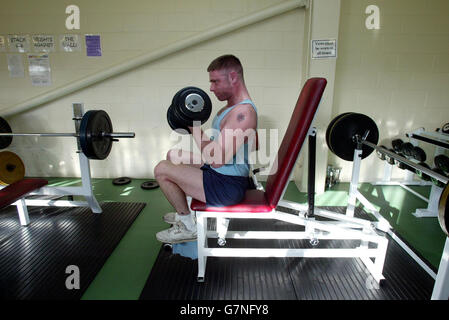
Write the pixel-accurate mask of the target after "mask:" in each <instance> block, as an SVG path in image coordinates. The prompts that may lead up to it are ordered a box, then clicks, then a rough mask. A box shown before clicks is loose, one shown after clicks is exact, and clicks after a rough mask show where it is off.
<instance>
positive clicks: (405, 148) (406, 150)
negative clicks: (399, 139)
mask: <svg viewBox="0 0 449 320" xmlns="http://www.w3.org/2000/svg"><path fill="white" fill-rule="evenodd" d="M413 148H414V145H413V144H411V143H410V142H405V143H403V144H402V146H401V151H400V152H402V153H403V154H404V155H406V156H408V157H410V156H411V155H412V152H413Z"/></svg>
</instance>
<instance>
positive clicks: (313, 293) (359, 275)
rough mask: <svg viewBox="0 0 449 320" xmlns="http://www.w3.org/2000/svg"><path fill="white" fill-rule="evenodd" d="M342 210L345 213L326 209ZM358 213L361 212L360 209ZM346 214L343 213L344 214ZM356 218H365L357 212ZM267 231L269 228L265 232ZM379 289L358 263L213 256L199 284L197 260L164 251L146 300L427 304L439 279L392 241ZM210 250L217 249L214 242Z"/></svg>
mask: <svg viewBox="0 0 449 320" xmlns="http://www.w3.org/2000/svg"><path fill="white" fill-rule="evenodd" d="M326 209H328V210H332V211H337V212H338V211H342V210H343V209H342V208H338V209H337V208H329V207H328V208H326ZM357 211H359V210H357ZM343 212H344V211H342V213H343ZM356 216H358V217H362V216H364V214H363V212H356ZM249 225H251V230H254V229H256V230H263V226H264V225H265V226H267V225H268V226H271V228H272V227H273V226H274V228H275V229H276V230H278V231H280V230H298V228H299V229H300V228H301V227H298V226H296V225H292V224H288V223H284V222H282V221H276V222H274V223H273V220H259V219H256V221H254V220H246V219H234V220H231V223H230V226H229V230H238V229H240V230H241V229H246V230H249V229H247V227H248V226H249ZM265 228H266V227H265ZM389 240H390V241H389V246H388V250H387V256H386V261H385V265H384V272H383V274H384V276H385V278H386V280H385V281H384V282H383V283H382V285H381V286H380V287H379V286H378V285H377V283H375V282H374V281H373V278H372V276H371V275H370V273H369V272H368V270H367V269H366V267H365V266H364V264H363V263H362V261H361V260H360V259H358V258H229V257H209V258H208V259H207V268H206V274H205V282H204V283H198V282H197V281H196V276H197V272H198V270H197V267H198V264H197V260H192V259H189V258H185V257H181V256H179V255H173V254H171V252H170V251H166V250H164V249H163V248H161V250H160V252H159V256H158V258H157V260H156V262H155V264H154V266H153V269H152V271H151V274H150V276H149V278H148V280H147V283H146V285H145V287H144V289H143V290H142V293H141V296H140V299H142V300H253V299H254V300H428V299H430V296H431V294H432V289H433V285H434V280H433V279H432V278H431V277H430V276H429V275H428V274H427V273H426V272H425V271H424V270H423V269H422V268H421V267H420V266H419V265H418V264H417V263H416V262H415V261H414V260H413V259H412V258H411V257H410V256H409V255H408V254H407V253H406V252H405V251H404V250H403V249H402V248H401V247H400V246H399V245H398V244H397V243H396V242H395V241H394V240H392V239H389ZM359 243H360V242H357V241H353V240H351V241H348V240H346V241H334V240H332V241H324V240H322V241H320V243H319V244H318V247H322V248H331V247H335V246H338V247H340V246H344V247H355V246H357V245H358V244H359ZM228 245H229V246H233V247H241V246H250V247H272V248H275V247H282V248H307V247H311V246H310V244H309V242H308V241H307V240H235V239H229V240H228V242H227V244H226V246H228ZM209 246H210V247H214V246H216V241H214V240H210V241H209Z"/></svg>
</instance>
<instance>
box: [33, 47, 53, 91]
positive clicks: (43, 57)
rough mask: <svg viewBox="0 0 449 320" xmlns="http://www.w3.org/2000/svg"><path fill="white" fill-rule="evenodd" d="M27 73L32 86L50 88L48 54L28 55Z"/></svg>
mask: <svg viewBox="0 0 449 320" xmlns="http://www.w3.org/2000/svg"><path fill="white" fill-rule="evenodd" d="M28 64H29V67H28V71H29V72H30V78H31V84H32V85H33V86H39V87H42V86H50V85H51V73H50V59H49V57H48V54H33V55H31V54H30V55H28Z"/></svg>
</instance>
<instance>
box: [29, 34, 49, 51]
mask: <svg viewBox="0 0 449 320" xmlns="http://www.w3.org/2000/svg"><path fill="white" fill-rule="evenodd" d="M31 42H32V44H33V50H34V52H54V51H55V37H53V36H49V35H33V36H32V37H31Z"/></svg>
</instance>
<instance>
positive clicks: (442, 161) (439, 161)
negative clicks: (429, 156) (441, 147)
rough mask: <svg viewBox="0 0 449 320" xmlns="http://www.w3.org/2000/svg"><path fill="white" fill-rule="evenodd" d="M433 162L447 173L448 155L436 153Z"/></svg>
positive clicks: (448, 169) (448, 166)
mask: <svg viewBox="0 0 449 320" xmlns="http://www.w3.org/2000/svg"><path fill="white" fill-rule="evenodd" d="M433 163H434V164H435V166H436V167H437V168H438V169H440V170H442V171H443V172H444V173H446V174H449V157H448V156H446V155H444V154H440V155H437V156H436V157H435V158H434V159H433Z"/></svg>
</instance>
